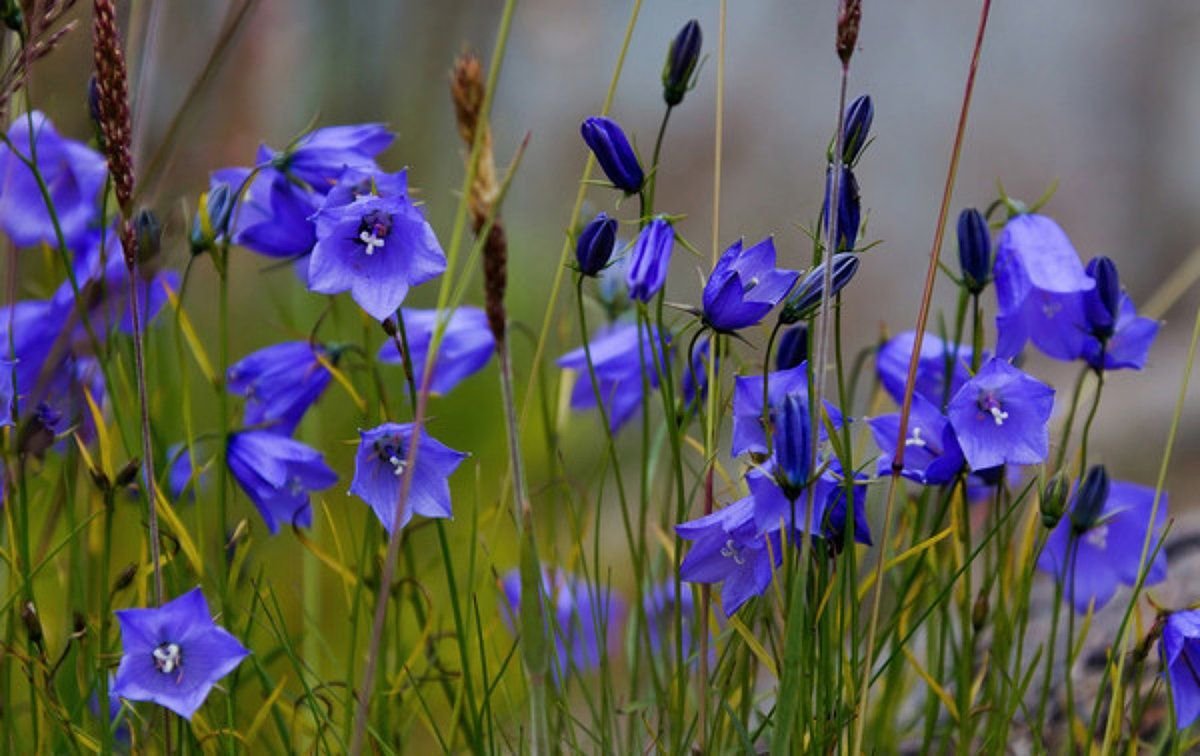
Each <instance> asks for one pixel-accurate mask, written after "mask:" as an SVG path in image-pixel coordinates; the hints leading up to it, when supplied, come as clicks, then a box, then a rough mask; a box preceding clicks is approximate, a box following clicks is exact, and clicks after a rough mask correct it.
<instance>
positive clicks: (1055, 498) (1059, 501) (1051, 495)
mask: <svg viewBox="0 0 1200 756" xmlns="http://www.w3.org/2000/svg"><path fill="white" fill-rule="evenodd" d="M1070 493H1071V484H1070V483H1069V482H1067V476H1066V475H1064V474H1063V473H1062V472H1057V473H1055V474H1054V476H1053V477H1051V478H1050V480H1048V481H1046V486H1045V487H1044V488H1043V489H1042V499H1041V502H1040V503H1039V507H1040V509H1041V511H1042V525H1043V526H1044V527H1045V528H1046V530H1054V528H1055V527H1056V526H1057V525H1058V521H1059V520H1061V519H1062V516H1063V512H1065V511H1066V509H1067V495H1068V494H1070Z"/></svg>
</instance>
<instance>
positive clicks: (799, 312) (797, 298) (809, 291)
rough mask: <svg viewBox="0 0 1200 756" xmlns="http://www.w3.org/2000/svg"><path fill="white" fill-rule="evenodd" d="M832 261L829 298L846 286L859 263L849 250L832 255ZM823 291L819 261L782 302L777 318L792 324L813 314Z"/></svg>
mask: <svg viewBox="0 0 1200 756" xmlns="http://www.w3.org/2000/svg"><path fill="white" fill-rule="evenodd" d="M832 262H833V275H832V278H831V282H832V286H831V289H832V290H831V291H830V293H829V296H830V297H831V298H832V297H835V296H837V294H838V292H840V291H841V290H842V289H844V288H846V284H848V283H850V280H851V279H853V278H854V274H855V273H856V272H858V265H859V261H858V255H855V254H853V253H850V252H839V253H838V254H836V255H834V256H833V261H832ZM824 291H825V263H821V264H820V265H818V266H817V267H815V268H813V269H812V270H810V271H809V272H808V273H807V274H805V276H804V278H803V279H802V280H801V281H800V283H799V284H798V285H797V286H796V290H795V291H793V292H792V294H791V296H789V297H788V298H787V301H786V302H784V304H783V309H782V310H781V311H780V312H779V320H780V321H782V322H783V323H784V324H785V325H792V324H794V323H798V322H800V321H801V320H804V319H805V318H808V317H810V316H812V315H815V314H816V313H817V310H819V309H820V308H821V297H822V292H824Z"/></svg>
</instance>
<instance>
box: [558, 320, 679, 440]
mask: <svg viewBox="0 0 1200 756" xmlns="http://www.w3.org/2000/svg"><path fill="white" fill-rule="evenodd" d="M647 342H649V343H647ZM589 347H590V349H591V353H592V367H593V369H594V370H595V373H596V383H597V384H598V386H597V388H598V389H599V393H600V401H602V402H603V403H604V407H605V410H606V412H607V413H608V427H609V430H610V431H612V432H613V433H616V432H617V431H618V430H620V428H621V426H622V425H624V424H625V423H626V422H627V421H628V420H629V419H630V418H632V417H633V415H634V413H635V412H637V410H638V408H639V407H640V406H641V404H642V369H643V368H645V370H646V375H647V380H648V383H649V385H650V388H658V381H659V374H658V370H657V368H656V367H655V365H656V357H655V353H656V352H657V353H658V356H657V364H662V361H663V359H665V358H666V355H664V354H663V349H662V342H661V341H660V339H659V332H658V330H657V329H655V328H651V329H650V330H649V332H641V329H640V328H639V327H638V326H636V325H634V324H633V323H617V324H615V325H612V326H609V327H607V328H604V329H603V330H601V331H600V332H599V333H597V334H596V335H595V336H593V337H592V339H591V341H590V343H589ZM639 347H640V348H639ZM558 366H559V367H561V368H564V369H566V370H573V371H575V373H576V375H577V377H576V379H575V386H574V388H573V389H571V409H574V410H585V409H591V408H592V407H595V406H596V392H595V391H593V389H592V381H591V377H590V376H589V375H588V363H587V353H586V352H585V351H584V348H583V347H579V348H578V349H575V350H572V351H570V352H568V353H566V354H564V355H563V356H562V357H559V358H558Z"/></svg>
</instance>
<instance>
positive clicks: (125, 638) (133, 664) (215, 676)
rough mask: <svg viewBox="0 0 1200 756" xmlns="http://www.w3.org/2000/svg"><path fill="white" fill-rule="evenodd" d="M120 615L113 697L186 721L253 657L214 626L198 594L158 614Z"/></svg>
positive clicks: (126, 612)
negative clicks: (143, 703)
mask: <svg viewBox="0 0 1200 756" xmlns="http://www.w3.org/2000/svg"><path fill="white" fill-rule="evenodd" d="M116 615H117V621H118V622H119V623H120V625H121V647H122V652H123V653H122V655H121V664H120V666H118V667H117V676H116V679H115V680H114V681H113V686H112V694H113V695H114V696H120V697H121V698H125V699H128V700H130V701H151V702H153V703H156V704H158V705H159V706H162V707H165V708H167V709H170V710H171V711H173V712H175V713H176V714H178V715H179V716H181V717H183V718H184V719H191V718H192V715H193V714H195V713H196V711H197V710H198V709H199V708H200V706H201V705H203V704H204V699H206V698H208V694H209V692H210V691H211V690H212V689H213V686H214V685H216V684H217V681H218V680H220V679H221V678H222V677H224V676H225V675H227V674H229V673H230V672H232V671H233V670H234V669H235V668H236V667H237V666H238V665H239V664H241V663H242V660H243V659H245V658H246V657H247V656H249V655H250V652H249V651H248V650H246V647H245V646H243V645H242V644H241V643H239V642H238V640H237V638H234V637H233V636H232V635H231V634H230V633H229V632H228V631H227V630H225V629H224V628H221V627H218V626H217V625H216V624H214V623H213V621H212V615H211V614H210V613H209V611H208V602H207V601H205V600H204V594H203V593H201V592H200V589H199V588H193V589H192V590H190V591H188V592H187V593H185V594H183V595H182V596H180V597H178V598H176V599H173V600H171V601H168V602H167V603H165V604H163V605H162V606H160V607H158V608H157V609H123V610H120V611H118V612H116Z"/></svg>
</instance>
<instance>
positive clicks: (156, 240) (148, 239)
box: [133, 207, 162, 263]
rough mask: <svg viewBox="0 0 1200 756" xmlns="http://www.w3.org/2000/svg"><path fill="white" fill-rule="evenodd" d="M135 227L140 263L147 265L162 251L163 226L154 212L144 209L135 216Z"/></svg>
mask: <svg viewBox="0 0 1200 756" xmlns="http://www.w3.org/2000/svg"><path fill="white" fill-rule="evenodd" d="M133 227H134V230H135V231H136V233H137V252H138V262H139V263H147V262H149V261H150V260H153V259H154V258H155V257H157V256H158V253H159V252H160V251H161V250H162V224H161V223H159V222H158V216H157V215H155V214H154V211H153V210H151V209H149V208H145V207H144V208H142V209H141V210H139V211H138V213H137V215H135V216H134V218H133Z"/></svg>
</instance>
